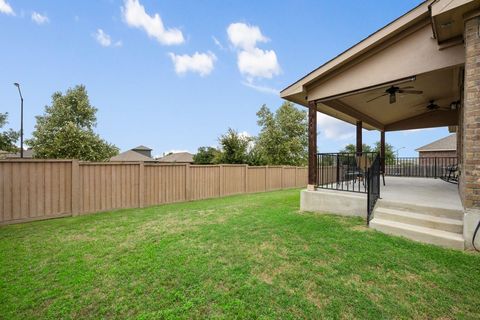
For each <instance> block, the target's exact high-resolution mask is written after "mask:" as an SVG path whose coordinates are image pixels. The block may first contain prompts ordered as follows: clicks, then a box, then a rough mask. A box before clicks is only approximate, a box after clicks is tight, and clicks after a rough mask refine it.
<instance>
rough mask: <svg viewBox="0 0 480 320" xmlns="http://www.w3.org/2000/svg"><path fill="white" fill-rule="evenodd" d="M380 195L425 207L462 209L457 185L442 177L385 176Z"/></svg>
mask: <svg viewBox="0 0 480 320" xmlns="http://www.w3.org/2000/svg"><path fill="white" fill-rule="evenodd" d="M385 184H386V185H385V186H383V184H382V185H381V189H380V197H381V198H382V199H383V200H385V201H392V202H401V203H410V204H416V205H420V206H426V207H437V208H445V209H454V210H463V206H462V202H461V200H460V195H459V193H458V185H457V184H453V183H448V182H446V181H443V180H442V179H434V178H410V177H391V176H386V177H385Z"/></svg>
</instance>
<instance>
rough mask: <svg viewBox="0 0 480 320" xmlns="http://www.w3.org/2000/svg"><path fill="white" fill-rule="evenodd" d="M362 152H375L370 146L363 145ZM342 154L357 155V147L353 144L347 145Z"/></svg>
mask: <svg viewBox="0 0 480 320" xmlns="http://www.w3.org/2000/svg"><path fill="white" fill-rule="evenodd" d="M362 151H363V152H374V151H373V150H372V147H370V146H369V145H368V144H365V143H363V144H362ZM340 152H343V153H357V146H356V145H354V144H353V143H350V144H347V145H346V146H345V147H344V148H343V149H342V150H340Z"/></svg>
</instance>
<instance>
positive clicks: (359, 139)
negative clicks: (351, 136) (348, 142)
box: [357, 121, 363, 155]
mask: <svg viewBox="0 0 480 320" xmlns="http://www.w3.org/2000/svg"><path fill="white" fill-rule="evenodd" d="M362 152H363V149H362V121H357V154H358V155H359V154H361V153H362Z"/></svg>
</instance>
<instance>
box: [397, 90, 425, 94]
mask: <svg viewBox="0 0 480 320" xmlns="http://www.w3.org/2000/svg"><path fill="white" fill-rule="evenodd" d="M398 93H407V94H422V93H423V91H420V90H403V89H400V90H398Z"/></svg>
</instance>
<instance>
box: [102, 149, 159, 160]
mask: <svg viewBox="0 0 480 320" xmlns="http://www.w3.org/2000/svg"><path fill="white" fill-rule="evenodd" d="M110 161H155V160H154V159H152V158H149V157H147V156H144V155H143V154H140V153H138V152H136V151H133V150H128V151H125V152H122V153H120V154H119V155H117V156H114V157H111V158H110Z"/></svg>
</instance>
